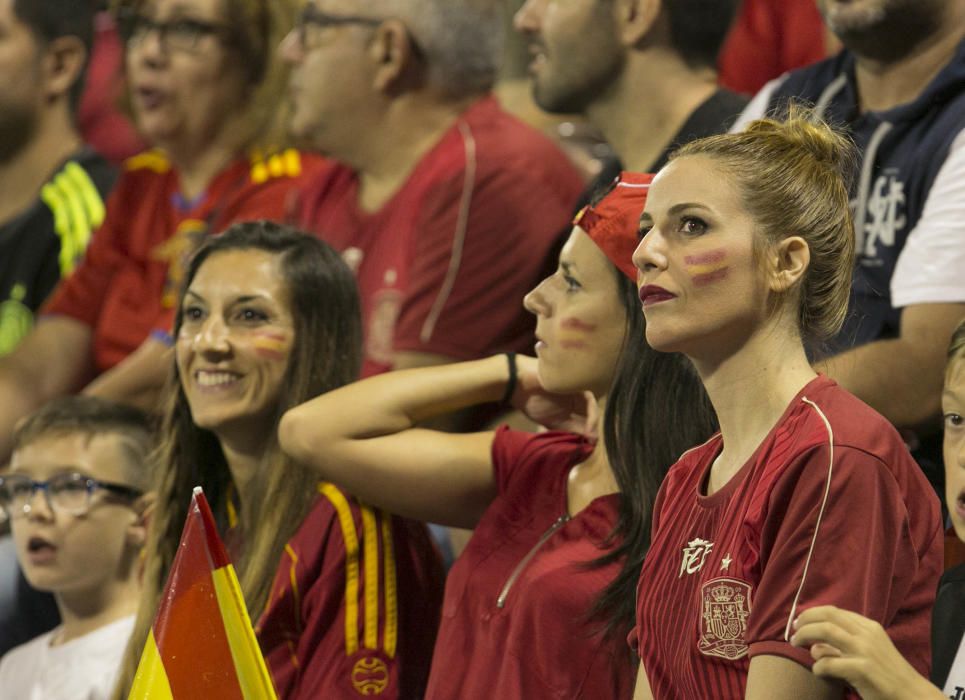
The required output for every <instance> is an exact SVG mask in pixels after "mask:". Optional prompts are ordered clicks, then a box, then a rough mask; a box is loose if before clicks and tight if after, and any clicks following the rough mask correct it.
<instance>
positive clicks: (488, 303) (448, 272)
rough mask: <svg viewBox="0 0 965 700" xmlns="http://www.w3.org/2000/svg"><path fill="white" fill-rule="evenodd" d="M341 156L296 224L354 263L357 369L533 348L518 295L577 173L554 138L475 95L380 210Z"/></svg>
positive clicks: (557, 225)
mask: <svg viewBox="0 0 965 700" xmlns="http://www.w3.org/2000/svg"><path fill="white" fill-rule="evenodd" d="M358 187H359V183H358V179H357V177H356V176H355V174H354V173H353V172H352V171H351V170H350V169H349V168H347V167H345V166H337V167H333V168H331V169H330V170H328V171H327V172H326V173H325V174H324V176H322V177H321V178H319V179H318V180H317V182H316V184H315V186H313V187H312V188H311V190H310V192H309V193H307V194H306V198H305V206H304V208H303V210H302V211H303V213H302V217H301V222H302V225H303V226H304V227H305V228H307V229H310V230H313V231H315V232H317V233H318V235H319V236H320V237H321V238H323V239H324V240H326V241H328V242H329V243H331V244H332V245H333V246H334V247H335V248H336V249H337V250H340V251H341V252H342V254H343V255H344V256H345V259H346V261H347V262H348V263H349V265H350V266H352V267H353V268H354V269H355V270H356V274H357V278H358V282H359V291H360V293H361V296H362V316H363V320H364V323H365V362H364V365H363V367H362V374H363V376H369V375H372V374H377V373H379V372H383V371H385V370H387V369H391V367H392V357H393V353H394V352H396V351H405V350H408V351H418V352H428V353H435V354H439V355H447V356H449V357H452V358H454V359H457V360H470V359H474V358H478V357H483V356H485V355H489V354H493V353H498V352H503V351H507V350H530V349H531V344H532V342H533V338H532V334H533V328H534V322H533V318H532V316H531V315H530V314H528V313H527V312H526V311H525V310H524V309H523V307H522V300H523V296H524V295H525V294H526V293H527V292H528V291H529V290H530V289H531V288H532V287H533V286H534V285H535V284H536V283H537V282H538V281H539V278H540V276H541V275H542V274H543V272H544V268H545V263H546V258H547V255H548V253H549V251H550V249H551V247H552V244H553V242H554V241H555V240H556V238H557V236H558V235H559V233H560V231H562V230H564V229H565V228H567V225H568V224H569V221H570V219H571V218H572V216H573V207H574V205H575V203H576V200H577V198H578V197H579V195H580V192H581V191H582V189H583V182H582V180H581V178H580V176H579V174H578V173H577V171H576V169H575V168H574V167H573V165H572V164H571V163H570V161H569V160H568V159H567V157H566V156H565V155H564V154H563V152H562V151H560V150H559V148H557V147H556V145H555V144H553V143H552V142H551V141H550V140H549V139H547V138H546V137H544V136H543V135H541V134H540V133H538V132H537V131H535V130H533V129H531V128H529V127H528V126H526V125H524V124H523V123H522V122H520V121H518V120H517V119H515V118H514V117H512V116H510V115H509V114H507V113H506V112H504V111H502V110H501V109H500V108H499V106H498V105H497V104H496V101H495V100H494V99H493V98H491V97H488V98H484V99H481V100H479V101H478V102H476V103H475V104H474V105H473V106H471V107H470V108H469V109H468V110H466V112H465V113H464V114H463V115H462V116H461V117H460V118H459V119H458V121H457V122H456V124H455V125H453V126H452V128H450V129H449V130H448V131H447V132H446V133H445V135H443V137H442V138H441V140H440V141H439V143H438V144H436V146H435V147H434V148H432V149H431V150H430V151H429V152H428V153H427V154H426V155H425V156H424V157H423V158H422V160H421V161H420V162H419V164H418V165H417V166H416V167H415V168H414V170H413V171H412V173H411V174H410V175H409V177H408V179H407V180H406V182H405V183H404V184H403V185H402V187H401V188H400V189H399V191H398V192H396V193H395V194H394V195H393V196H392V197H391V199H389V201H388V202H386V203H385V204H384V205H383V206H382V207H381V208H380V209H379V210H378V211H375V212H367V211H364V210H362V209H361V208H360V207H359V204H358V196H359V191H358Z"/></svg>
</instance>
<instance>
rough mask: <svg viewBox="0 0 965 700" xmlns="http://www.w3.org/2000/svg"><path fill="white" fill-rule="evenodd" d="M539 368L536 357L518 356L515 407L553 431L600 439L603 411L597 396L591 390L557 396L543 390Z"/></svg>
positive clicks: (513, 402) (513, 398)
mask: <svg viewBox="0 0 965 700" xmlns="http://www.w3.org/2000/svg"><path fill="white" fill-rule="evenodd" d="M536 367H537V362H536V358H535V357H526V356H524V355H517V356H516V372H517V383H516V391H515V392H514V393H513V397H512V404H513V407H514V408H516V409H518V410H520V411H522V412H523V413H524V414H526V416H527V417H528V418H529V419H530V420H533V421H535V422H536V423H539V424H540V425H542V426H545V427H546V428H549V429H550V430H566V431H568V432H571V433H577V434H578V435H584V436H586V437H588V438H591V439H596V437H597V423H598V419H599V412H598V410H597V402H596V399H595V398H594V397H593V394H591V393H590V392H589V391H584V392H579V393H575V394H553V393H551V392H549V391H547V390H546V389H544V388H543V385H542V384H541V383H540V381H539V376H538V374H537V370H536Z"/></svg>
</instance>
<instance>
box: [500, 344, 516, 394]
mask: <svg viewBox="0 0 965 700" xmlns="http://www.w3.org/2000/svg"><path fill="white" fill-rule="evenodd" d="M505 354H506V362H507V363H508V364H509V379H508V380H507V381H506V391H505V392H503V398H502V400H501V401H500V402H499V403H500V404H502V405H503V406H509V404H510V402H511V401H512V400H513V394H515V393H516V353H515V352H507V353H505Z"/></svg>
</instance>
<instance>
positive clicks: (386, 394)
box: [280, 174, 712, 700]
mask: <svg viewBox="0 0 965 700" xmlns="http://www.w3.org/2000/svg"><path fill="white" fill-rule="evenodd" d="M649 181H650V178H649V176H639V175H630V174H624V175H623V176H622V178H621V180H619V181H618V182H617V184H616V185H615V186H614V188H613V189H612V190H611V192H610V193H609V194H608V195H607V196H606V197H605V198H604V199H603V200H602V201H601V202H600V203H599V204H598V205H597V206H595V207H591V208H590V209H589V210H587V211H585V212H583V214H582V215H581V217H578V220H577V223H576V226H575V227H574V229H573V232H572V233H571V235H570V237H569V239H568V240H567V242H566V245H565V246H564V247H563V249H562V252H561V254H560V260H559V267H558V269H557V270H556V272H555V273H554V274H553V275H551V276H550V277H548V278H547V279H545V280H544V281H543V282H542V283H541V284H540V285H539V286H538V287H537V288H536V289H534V290H533V291H532V292H530V293H529V294H528V295H527V296H526V299H525V302H524V303H525V305H526V308H527V309H529V310H530V311H531V312H532V313H533V314H535V315H536V317H537V325H536V335H537V338H538V339H539V342H538V343H537V345H536V354H537V358H536V359H533V358H528V357H515V356H514V355H512V354H509V355H507V356H497V357H492V358H489V359H485V360H478V361H474V362H464V363H460V364H455V365H449V366H443V367H433V368H426V369H417V370H409V371H400V372H392V373H390V374H386V375H382V376H379V377H374V378H371V379H368V380H365V381H363V382H359V383H357V384H354V385H351V386H348V387H344V388H342V389H339V390H336V391H333V392H331V393H329V394H325V395H323V396H321V397H319V398H317V399H314V400H312V401H310V402H308V403H306V404H304V405H302V406H300V407H298V408H295V409H292V410H291V411H289V412H288V413H287V414H286V416H285V417H284V418H283V420H282V425H281V435H280V437H281V444H282V448H283V449H284V450H285V451H287V452H288V453H289V454H291V455H292V456H293V457H294V458H295V459H297V460H299V461H300V462H303V463H305V464H309V465H312V466H314V467H315V468H316V469H317V470H318V472H319V474H320V475H321V476H322V478H324V479H326V480H329V481H332V482H334V483H336V484H338V485H339V486H342V487H344V488H346V489H347V490H349V491H350V492H352V493H354V494H356V495H357V496H358V497H359V498H360V499H361V500H363V501H365V502H368V503H371V504H374V505H378V506H380V507H384V508H387V509H389V510H391V511H393V512H396V513H399V514H402V515H406V516H410V517H414V518H418V519H422V520H427V521H432V522H437V523H442V524H446V525H451V526H457V527H469V528H474V529H475V532H474V534H473V536H472V538H471V539H470V541H469V544H468V546H467V547H466V550H465V551H464V552H463V554H462V556H461V557H460V558H459V559H458V560H457V562H456V563H455V565H454V566H453V568H452V571H451V572H450V574H449V579H448V582H447V584H446V596H445V601H444V603H443V620H442V625H441V628H440V631H439V636H438V639H437V643H436V648H435V653H434V655H433V662H432V671H431V672H430V679H429V690H428V693H427V697H428V698H445V699H446V700H448V699H450V698H490V697H498V698H501V699H505V700H512V699H513V698H537V697H557V698H578V697H586V696H592V697H594V698H602V697H626V696H628V695H629V693H630V689H631V687H632V684H633V673H634V670H633V662H632V661H631V659H630V658H629V655H628V653H627V648H626V645H625V642H624V639H625V637H626V633H627V632H628V631H629V629H630V626H631V625H632V620H633V593H634V587H635V581H636V579H637V575H638V573H639V569H640V563H641V561H642V559H643V555H644V553H645V552H646V549H647V545H648V542H649V527H648V525H647V524H648V523H649V521H650V510H651V507H652V504H653V497H654V494H655V493H656V490H657V487H658V485H659V483H660V479H661V477H662V475H663V473H664V471H665V469H666V467H667V466H668V465H669V464H670V463H671V462H672V461H673V460H674V459H675V458H676V456H677V455H679V454H680V452H681V451H682V450H683V449H685V448H686V447H688V446H689V445H690V444H692V443H693V442H695V441H699V440H701V439H703V438H705V437H706V436H707V435H709V434H710V431H711V430H712V425H711V421H710V419H709V412H708V407H707V404H706V400H705V398H704V396H703V394H702V392H701V390H700V389H699V386H698V384H697V380H696V375H694V374H693V372H692V370H691V369H690V368H689V366H688V365H686V364H685V363H684V362H683V361H682V358H680V357H679V356H674V355H660V354H657V353H654V352H651V351H650V350H649V349H648V348H647V347H646V345H645V343H644V341H643V325H642V319H641V316H640V313H639V309H638V301H637V298H636V288H635V286H634V282H633V280H634V279H635V273H634V270H633V267H632V264H631V259H630V258H631V253H632V250H633V248H634V246H635V244H636V228H637V220H638V218H639V215H640V212H641V211H642V209H643V202H644V198H645V195H646V191H647V187H648V186H649ZM621 356H627V357H628V358H629V359H630V360H632V362H629V363H628V364H627V365H626V366H625V367H620V368H619V369H618V366H619V365H620V364H621V363H620V358H621ZM507 359H508V361H507ZM618 374H619V377H620V380H619V381H618V382H616V383H614V378H615V377H616V376H617V375H618ZM611 386H612V387H613V388H612V390H611ZM586 392H588V394H587V393H586ZM500 398H502V400H503V402H505V403H512V405H514V406H516V407H518V408H521V409H523V410H524V411H525V412H526V413H528V414H529V415H530V416H531V417H532V418H534V419H536V420H538V421H539V422H541V423H543V424H544V425H547V426H549V427H555V428H558V429H572V430H573V431H574V432H544V433H539V434H532V433H523V432H517V431H514V430H510V429H509V428H506V427H503V428H500V429H499V430H497V431H495V432H485V433H476V434H470V435H453V434H447V433H441V432H435V431H430V430H422V429H419V428H417V427H416V426H417V425H418V424H419V423H420V422H422V421H424V420H426V419H428V418H431V417H433V416H436V415H439V414H442V413H446V412H450V411H454V410H458V409H461V408H464V407H467V406H471V405H474V404H478V403H484V402H493V401H499V400H500ZM588 398H589V399H590V401H589V407H590V408H591V409H593V410H591V411H589V412H588V413H589V415H593V414H594V413H595V412H598V413H599V414H602V416H604V418H603V419H600V420H597V421H595V424H594V425H593V426H591V428H595V427H596V425H600V424H601V423H602V424H603V426H604V432H605V434H606V437H607V439H606V440H604V441H600V442H595V443H594V442H593V441H592V440H590V439H587V438H586V437H585V436H583V435H580V434H577V433H579V432H582V431H584V428H585V427H586V424H587V423H588V421H587V418H586V413H587V411H586V408H587V405H588V404H587V399H588ZM668 416H673V417H674V420H673V421H672V422H671V423H670V425H669V428H668V427H667V420H666V419H667V417H668ZM648 424H650V425H652V426H654V429H652V430H648ZM657 425H660V426H661V428H660V429H659V430H658V429H656V426H657ZM631 428H632V431H633V432H632V433H631V432H630V429H631ZM591 432H592V431H591ZM640 434H644V435H647V436H648V440H647V443H646V445H635V447H634V448H633V449H626V450H624V449H621V450H620V451H619V452H615V451H614V450H613V447H614V446H618V445H622V444H629V443H631V442H633V443H638V442H640V441H639V439H638V438H637V437H636V436H638V435H640ZM604 444H606V446H607V448H608V449H607V448H604ZM617 454H619V456H620V457H619V458H616V455H617Z"/></svg>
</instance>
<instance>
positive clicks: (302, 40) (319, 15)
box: [292, 5, 384, 51]
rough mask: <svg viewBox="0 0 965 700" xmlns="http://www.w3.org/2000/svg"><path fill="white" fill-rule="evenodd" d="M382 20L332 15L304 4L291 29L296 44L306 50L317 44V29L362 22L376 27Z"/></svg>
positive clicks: (359, 16) (358, 16)
mask: <svg viewBox="0 0 965 700" xmlns="http://www.w3.org/2000/svg"><path fill="white" fill-rule="evenodd" d="M383 21H384V20H382V19H379V18H378V17H363V16H361V15H333V14H329V13H328V12H322V11H321V10H319V9H318V8H317V7H315V6H313V5H306V6H305V7H304V8H302V11H301V12H300V13H299V15H298V19H297V20H295V26H294V28H293V30H292V31H294V32H295V37H296V38H297V39H298V46H299V47H300V48H301V49H302V50H303V51H306V50H308V49H312V48H314V47H315V46H317V45H318V43H319V41H318V39H319V37H318V31H319V30H322V29H325V28H326V27H339V26H342V25H346V24H362V25H367V26H370V27H377V26H379V25H380V24H382V22H383Z"/></svg>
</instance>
